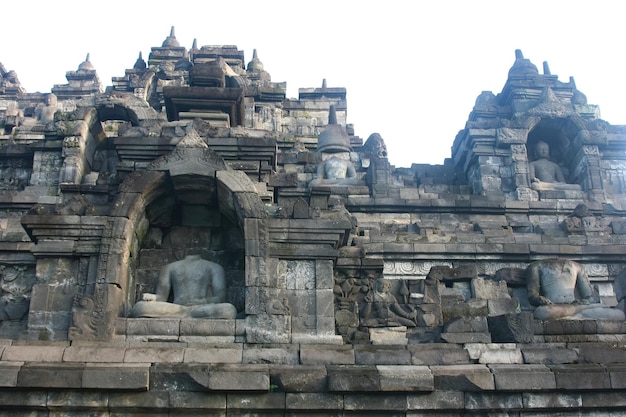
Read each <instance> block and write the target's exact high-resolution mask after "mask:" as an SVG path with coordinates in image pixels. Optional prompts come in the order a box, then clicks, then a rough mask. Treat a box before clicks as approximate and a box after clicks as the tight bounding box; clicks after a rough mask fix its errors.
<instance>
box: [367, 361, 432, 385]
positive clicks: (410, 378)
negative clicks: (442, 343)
mask: <svg viewBox="0 0 626 417" xmlns="http://www.w3.org/2000/svg"><path fill="white" fill-rule="evenodd" d="M377 368H378V373H379V380H380V389H381V391H432V390H433V389H434V378H433V374H432V372H431V371H430V369H429V368H428V367H427V366H410V365H378V366H377Z"/></svg>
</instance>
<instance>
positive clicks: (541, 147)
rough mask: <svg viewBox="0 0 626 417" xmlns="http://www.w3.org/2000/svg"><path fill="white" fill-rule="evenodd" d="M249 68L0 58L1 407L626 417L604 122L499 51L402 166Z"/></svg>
mask: <svg viewBox="0 0 626 417" xmlns="http://www.w3.org/2000/svg"><path fill="white" fill-rule="evenodd" d="M261 58H262V51H259V53H257V51H254V54H253V57H252V60H251V61H250V62H246V61H245V59H244V53H243V51H240V50H238V49H237V47H236V46H215V45H209V46H198V44H197V43H196V42H195V41H194V44H193V46H192V47H191V49H187V48H186V47H183V46H181V45H180V44H179V42H178V40H177V39H176V35H175V32H174V29H173V28H172V30H171V33H170V35H169V36H167V37H166V39H165V41H164V42H163V43H162V44H161V46H156V47H153V48H152V49H151V52H150V54H149V56H148V59H147V61H145V60H144V58H143V57H142V55H141V54H139V57H138V59H137V61H136V62H135V63H134V65H132V67H131V68H129V69H127V70H126V71H125V72H124V75H122V76H120V77H115V78H113V80H112V85H111V86H109V87H106V89H104V87H103V85H102V84H101V82H100V80H99V77H98V75H97V71H96V69H95V68H94V66H93V65H92V64H91V62H90V61H89V55H87V58H86V60H85V62H83V63H80V65H79V66H78V69H77V70H76V71H68V72H67V75H66V77H67V81H68V84H64V85H55V86H53V87H52V88H51V92H50V93H46V94H42V93H28V92H27V91H26V89H25V88H24V87H23V86H22V85H21V84H20V81H19V80H18V78H17V74H15V72H13V71H8V70H6V68H5V67H4V66H3V65H1V64H0V204H1V205H2V208H3V213H4V215H3V216H2V218H0V289H1V294H0V371H1V372H0V414H2V415H6V416H38V417H39V416H41V417H43V416H50V417H52V416H88V415H89V416H103V417H109V416H110V417H113V416H116V417H118V416H137V415H159V416H188V415H216V416H267V417H269V416H344V415H354V416H357V415H376V416H415V417H416V416H427V415H433V416H446V417H461V416H463V417H465V416H487V415H489V416H496V415H497V416H509V417H522V416H528V417H531V416H532V417H538V416H570V415H572V416H574V415H575V416H603V417H604V416H607V417H608V416H618V415H619V416H621V415H625V414H626V318H625V316H624V309H625V305H624V303H625V301H624V299H625V298H626V296H625V294H626V126H614V125H611V124H610V123H608V122H607V121H604V120H602V119H600V118H599V109H598V107H597V106H595V105H592V104H588V103H587V99H586V97H585V96H584V94H583V93H582V92H581V91H579V90H578V89H577V86H576V84H575V82H574V79H573V78H570V79H569V81H567V82H563V81H560V80H559V79H558V77H557V76H556V75H552V74H551V73H550V70H549V68H548V65H547V64H546V63H544V65H543V71H542V73H540V72H539V71H538V69H537V67H536V66H535V65H534V64H533V63H531V62H530V61H529V60H528V59H526V58H524V56H523V55H522V52H521V51H516V52H515V60H514V62H513V65H512V67H511V69H510V71H509V73H508V78H507V79H506V82H505V83H504V87H503V88H502V91H501V92H500V93H498V94H494V93H492V92H489V91H485V92H482V93H480V94H479V96H478V98H477V99H476V104H475V106H474V108H473V109H472V111H471V113H470V115H469V120H468V121H467V123H466V125H465V128H464V129H463V130H461V131H460V132H459V133H458V135H457V136H456V138H450V139H451V143H452V152H451V156H450V158H449V159H446V160H445V161H444V162H443V164H442V165H420V164H414V165H413V166H411V167H409V168H396V167H394V166H392V165H390V163H389V161H388V154H387V149H386V146H385V142H384V138H382V137H381V136H380V135H379V134H377V133H372V134H371V135H370V136H369V137H368V138H367V139H363V138H361V137H359V136H356V135H355V134H354V132H355V131H354V128H353V126H352V125H350V124H347V123H346V122H347V93H346V90H345V89H344V88H339V87H329V86H328V85H327V82H326V80H324V81H323V82H322V80H321V79H320V84H321V85H322V86H321V87H319V88H301V89H300V90H299V97H298V98H297V99H295V98H287V97H286V83H285V82H276V81H273V80H272V79H271V76H270V73H269V72H268V69H266V68H264V66H263V63H262V61H261ZM4 64H5V65H9V66H10V65H11V64H12V63H4ZM13 64H14V63H13ZM598 76H601V74H598ZM409 136H411V135H409ZM413 136H414V138H411V139H407V140H417V141H419V140H420V137H419V132H418V131H415V133H414V135H413ZM452 139H453V140H452ZM424 146H427V144H424Z"/></svg>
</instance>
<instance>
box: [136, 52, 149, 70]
mask: <svg viewBox="0 0 626 417" xmlns="http://www.w3.org/2000/svg"><path fill="white" fill-rule="evenodd" d="M146 68H147V65H146V61H144V60H143V57H142V55H141V51H140V52H139V57H138V58H137V61H135V65H133V69H137V70H144V69H146Z"/></svg>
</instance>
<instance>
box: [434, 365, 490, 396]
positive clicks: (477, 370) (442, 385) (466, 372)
mask: <svg viewBox="0 0 626 417" xmlns="http://www.w3.org/2000/svg"><path fill="white" fill-rule="evenodd" d="M430 370H431V371H432V373H433V376H434V383H435V389H437V390H443V391H489V390H493V389H495V383H494V379H493V374H492V373H491V371H490V370H489V368H487V367H486V366H485V365H448V366H431V367H430Z"/></svg>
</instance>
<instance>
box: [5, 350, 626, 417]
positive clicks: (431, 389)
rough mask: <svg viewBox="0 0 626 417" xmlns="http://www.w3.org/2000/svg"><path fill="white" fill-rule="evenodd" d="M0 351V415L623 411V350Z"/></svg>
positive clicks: (625, 386)
mask: <svg viewBox="0 0 626 417" xmlns="http://www.w3.org/2000/svg"><path fill="white" fill-rule="evenodd" d="M2 343H3V345H2V346H1V348H0V350H1V352H2V353H1V357H0V370H1V372H0V386H2V387H3V390H2V391H1V392H0V411H1V413H2V415H7V416H14V415H15V416H17V415H20V416H26V415H28V416H60V415H63V416H84V415H98V416H131V415H133V416H134V415H144V414H149V415H159V416H161V415H163V416H165V415H177V416H179V415H180V416H182V415H196V414H197V413H200V414H197V415H208V414H207V413H209V414H210V415H219V416H226V415H255V416H295V415H307V416H312V415H315V416H322V415H324V416H343V415H362V414H364V413H369V415H379V416H421V415H438V416H441V415H445V416H449V417H453V416H458V417H460V416H474V415H475V416H479V415H480V416H484V415H495V414H491V413H498V414H497V415H498V416H522V415H523V416H540V415H541V416H543V415H548V414H550V415H577V416H591V415H593V416H599V415H602V416H618V415H624V413H626V348H625V347H623V343H608V342H604V343H599V342H567V343H566V342H560V343H532V344H515V343H468V344H464V345H459V344H450V343H446V344H439V343H433V344H416V345H406V346H389V345H387V346H374V345H343V346H330V345H296V344H290V345H288V344H268V345H250V344H243V343H224V344H206V343H181V342H127V341H124V342H121V341H120V342H109V343H104V342H42V341H10V340H4V341H3V342H2ZM599 408H601V409H602V410H604V411H603V412H604V414H598V412H599V411H598V409H599ZM503 410H506V411H503ZM565 410H567V411H565ZM563 412H566V414H562V413H563ZM371 413H373V414H371ZM559 413H560V414H559ZM567 413H569V414H567Z"/></svg>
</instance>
